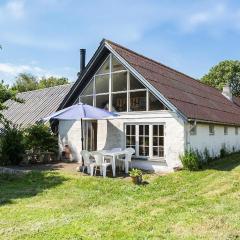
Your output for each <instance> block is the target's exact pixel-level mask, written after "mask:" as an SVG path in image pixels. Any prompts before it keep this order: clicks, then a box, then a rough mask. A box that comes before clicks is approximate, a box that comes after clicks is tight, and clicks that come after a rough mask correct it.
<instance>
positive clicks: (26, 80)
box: [12, 73, 69, 92]
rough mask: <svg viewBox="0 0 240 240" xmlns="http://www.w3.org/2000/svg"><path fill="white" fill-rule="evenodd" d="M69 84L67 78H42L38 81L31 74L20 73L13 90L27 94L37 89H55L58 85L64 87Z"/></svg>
mask: <svg viewBox="0 0 240 240" xmlns="http://www.w3.org/2000/svg"><path fill="white" fill-rule="evenodd" d="M66 83H69V81H68V79H67V78H63V77H60V78H58V77H48V78H46V77H42V78H40V79H37V77H36V76H34V75H32V74H30V73H20V74H19V75H18V76H17V78H16V82H15V83H14V84H13V87H12V89H13V90H16V91H18V92H27V91H32V90H37V89H43V88H48V87H54V86H58V85H63V84H66Z"/></svg>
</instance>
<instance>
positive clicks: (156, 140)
mask: <svg viewBox="0 0 240 240" xmlns="http://www.w3.org/2000/svg"><path fill="white" fill-rule="evenodd" d="M153 146H158V137H154V138H153Z"/></svg>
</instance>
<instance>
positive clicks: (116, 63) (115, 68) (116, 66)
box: [112, 56, 126, 72]
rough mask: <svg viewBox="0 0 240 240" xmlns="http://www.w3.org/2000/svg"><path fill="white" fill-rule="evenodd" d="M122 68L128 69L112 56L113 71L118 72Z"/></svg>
mask: <svg viewBox="0 0 240 240" xmlns="http://www.w3.org/2000/svg"><path fill="white" fill-rule="evenodd" d="M121 70H126V69H125V68H124V66H123V65H122V64H121V63H120V62H119V61H118V60H117V59H116V58H115V57H114V56H112V71H113V72H116V71H121Z"/></svg>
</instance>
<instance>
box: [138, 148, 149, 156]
mask: <svg viewBox="0 0 240 240" xmlns="http://www.w3.org/2000/svg"><path fill="white" fill-rule="evenodd" d="M139 156H149V147H139Z"/></svg>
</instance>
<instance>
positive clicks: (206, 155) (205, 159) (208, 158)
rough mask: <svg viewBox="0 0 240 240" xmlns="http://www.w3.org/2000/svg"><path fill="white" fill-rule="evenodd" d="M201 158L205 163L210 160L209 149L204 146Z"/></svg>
mask: <svg viewBox="0 0 240 240" xmlns="http://www.w3.org/2000/svg"><path fill="white" fill-rule="evenodd" d="M203 159H204V161H205V162H206V163H208V162H210V161H211V160H212V157H211V155H210V153H209V150H208V149H207V148H204V151H203Z"/></svg>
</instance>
